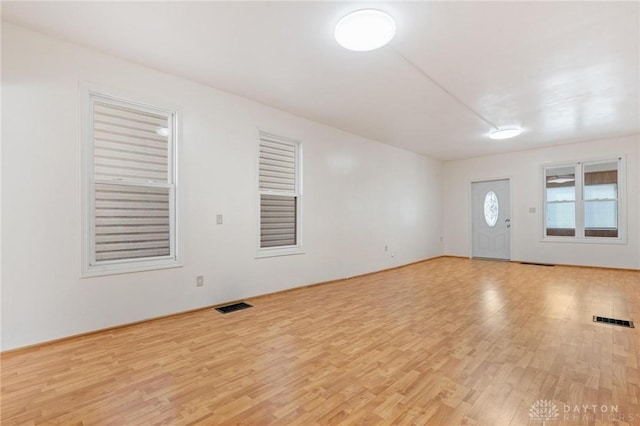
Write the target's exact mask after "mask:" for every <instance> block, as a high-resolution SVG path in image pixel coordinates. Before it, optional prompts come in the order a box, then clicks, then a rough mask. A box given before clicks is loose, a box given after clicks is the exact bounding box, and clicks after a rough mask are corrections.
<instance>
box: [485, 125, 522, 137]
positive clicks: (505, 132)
mask: <svg viewBox="0 0 640 426" xmlns="http://www.w3.org/2000/svg"><path fill="white" fill-rule="evenodd" d="M520 133H522V129H519V128H515V127H511V128H505V129H496V130H492V131H491V132H490V133H489V137H490V138H491V139H495V140H501V139H509V138H515V137H516V136H518V135H520Z"/></svg>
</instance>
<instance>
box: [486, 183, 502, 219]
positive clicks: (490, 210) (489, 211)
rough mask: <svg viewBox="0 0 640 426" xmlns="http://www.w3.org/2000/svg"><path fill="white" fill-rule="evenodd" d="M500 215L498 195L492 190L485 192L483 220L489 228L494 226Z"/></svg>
mask: <svg viewBox="0 0 640 426" xmlns="http://www.w3.org/2000/svg"><path fill="white" fill-rule="evenodd" d="M499 216H500V205H499V203H498V197H497V196H496V193H495V192H493V191H489V192H487V195H485V196H484V221H485V222H486V223H487V225H488V226H489V227H490V228H493V227H494V226H496V223H497V222H498V217H499Z"/></svg>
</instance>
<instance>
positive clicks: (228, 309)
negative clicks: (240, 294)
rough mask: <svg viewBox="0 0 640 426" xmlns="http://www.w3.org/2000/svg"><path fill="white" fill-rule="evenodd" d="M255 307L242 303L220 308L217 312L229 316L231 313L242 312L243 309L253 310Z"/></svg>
mask: <svg viewBox="0 0 640 426" xmlns="http://www.w3.org/2000/svg"><path fill="white" fill-rule="evenodd" d="M252 307H253V306H251V305H249V304H248V303H244V302H240V303H234V304H233V305H227V306H220V307H218V308H216V311H218V312H222V313H223V314H228V313H230V312H235V311H241V310H242V309H247V308H252Z"/></svg>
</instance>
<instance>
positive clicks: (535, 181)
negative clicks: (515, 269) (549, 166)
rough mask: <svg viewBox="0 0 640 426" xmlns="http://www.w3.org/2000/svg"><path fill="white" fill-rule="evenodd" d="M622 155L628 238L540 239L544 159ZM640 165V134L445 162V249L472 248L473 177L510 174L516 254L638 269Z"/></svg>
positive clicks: (545, 260) (517, 256)
mask: <svg viewBox="0 0 640 426" xmlns="http://www.w3.org/2000/svg"><path fill="white" fill-rule="evenodd" d="M505 143H508V141H505ZM619 155H623V156H625V158H626V169H627V244H597V243H591V244H576V243H564V242H562V243H557V242H556V243H554V242H548V241H541V238H542V235H543V230H542V226H543V219H542V217H543V205H542V203H543V201H542V199H543V198H542V197H543V192H542V181H543V179H542V177H541V176H542V175H541V165H542V164H545V163H553V162H562V161H580V160H589V159H602V158H608V157H612V156H613V157H616V156H619ZM639 165H640V135H635V136H628V137H623V138H616V139H607V140H599V141H592V142H587V143H580V144H571V145H563V146H559V147H552V148H543V149H537V150H531V151H524V152H516V153H510V154H503V155H493V156H488V157H480V158H473V159H468V160H460V161H450V162H446V163H445V164H444V172H443V184H444V189H443V198H444V208H445V211H444V240H445V248H444V251H445V254H447V255H453V256H465V257H466V256H469V254H470V251H471V245H470V217H469V211H470V210H469V209H470V205H469V204H470V202H469V194H470V188H471V185H470V182H471V181H479V180H492V179H496V178H511V203H512V216H511V223H512V228H511V229H512V236H511V237H512V239H511V242H512V251H511V258H512V259H513V260H518V261H528V262H541V263H554V264H569V265H586V266H603V267H612V268H629V269H638V268H640V249H639V241H640V229H639V219H640V209H639V207H638V203H639V200H638V198H639V197H638V195H639V194H638V193H639V192H640V184H639V182H640V178H639V176H638V168H639ZM530 207H535V209H536V212H535V213H529V208H530Z"/></svg>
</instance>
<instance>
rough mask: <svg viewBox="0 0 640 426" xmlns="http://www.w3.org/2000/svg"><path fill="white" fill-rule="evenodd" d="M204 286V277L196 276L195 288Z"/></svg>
mask: <svg viewBox="0 0 640 426" xmlns="http://www.w3.org/2000/svg"><path fill="white" fill-rule="evenodd" d="M202 286H204V277H203V276H202V275H198V276H197V277H196V287H202Z"/></svg>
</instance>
